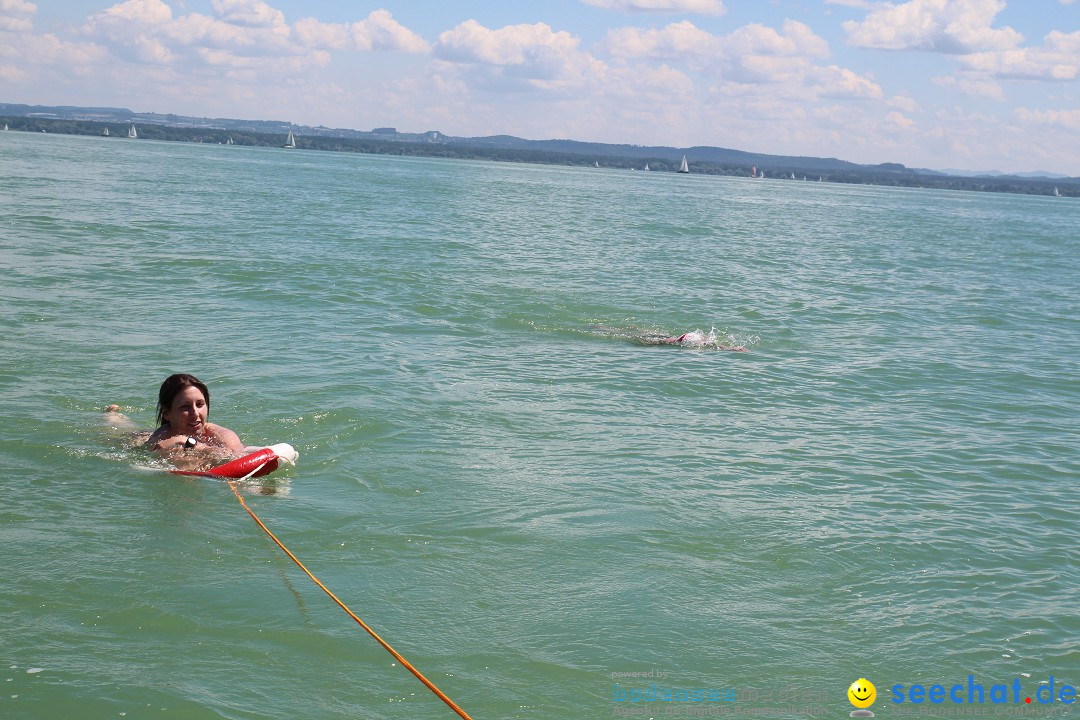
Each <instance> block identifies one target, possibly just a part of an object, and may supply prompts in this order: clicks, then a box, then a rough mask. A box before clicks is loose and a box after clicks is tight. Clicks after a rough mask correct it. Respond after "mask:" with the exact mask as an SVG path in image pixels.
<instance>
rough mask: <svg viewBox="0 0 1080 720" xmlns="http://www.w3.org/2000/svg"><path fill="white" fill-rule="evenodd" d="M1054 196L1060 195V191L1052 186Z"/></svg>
mask: <svg viewBox="0 0 1080 720" xmlns="http://www.w3.org/2000/svg"><path fill="white" fill-rule="evenodd" d="M1054 197H1061V193H1059V192H1058V189H1057V188H1054Z"/></svg>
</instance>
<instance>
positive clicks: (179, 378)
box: [157, 373, 210, 425]
mask: <svg viewBox="0 0 1080 720" xmlns="http://www.w3.org/2000/svg"><path fill="white" fill-rule="evenodd" d="M188 387H194V388H198V389H199V391H200V392H201V393H202V394H203V397H204V398H206V412H208V413H209V412H210V389H209V388H207V387H206V385H205V384H204V383H203V382H202V381H201V380H199V378H197V377H195V376H194V375H188V374H187V373H177V374H175V375H170V376H169V377H167V378H165V382H163V383H161V389H160V390H158V402H157V419H158V425H164V424H165V414H166V413H167V412H169V410H170V409H171V408H172V402H173V399H174V398H175V397H176V396H177V395H178V394H180V393H181V392H183V390H184V388H188Z"/></svg>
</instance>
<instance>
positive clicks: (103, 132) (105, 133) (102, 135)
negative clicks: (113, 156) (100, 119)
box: [101, 128, 109, 137]
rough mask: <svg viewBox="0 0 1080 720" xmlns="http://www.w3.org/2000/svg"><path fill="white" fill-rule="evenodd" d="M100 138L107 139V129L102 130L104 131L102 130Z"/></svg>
mask: <svg viewBox="0 0 1080 720" xmlns="http://www.w3.org/2000/svg"><path fill="white" fill-rule="evenodd" d="M101 137H109V128H105V129H104V130H103V131H102V132H101Z"/></svg>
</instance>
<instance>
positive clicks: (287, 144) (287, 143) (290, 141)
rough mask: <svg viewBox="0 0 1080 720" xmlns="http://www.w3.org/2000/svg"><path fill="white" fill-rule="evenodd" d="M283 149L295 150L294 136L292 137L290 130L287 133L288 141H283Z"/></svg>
mask: <svg viewBox="0 0 1080 720" xmlns="http://www.w3.org/2000/svg"><path fill="white" fill-rule="evenodd" d="M285 147H287V148H295V147H296V136H295V135H293V131H292V130H290V131H289V139H288V140H286V141H285Z"/></svg>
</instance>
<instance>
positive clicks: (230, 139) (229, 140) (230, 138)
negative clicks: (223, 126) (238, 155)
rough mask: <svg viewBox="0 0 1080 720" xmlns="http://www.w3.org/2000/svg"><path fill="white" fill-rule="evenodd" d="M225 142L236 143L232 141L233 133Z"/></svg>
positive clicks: (227, 143) (228, 143)
mask: <svg viewBox="0 0 1080 720" xmlns="http://www.w3.org/2000/svg"><path fill="white" fill-rule="evenodd" d="M225 144H226V145H233V144H234V143H233V141H232V135H230V136H229V139H228V140H226V141H225Z"/></svg>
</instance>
